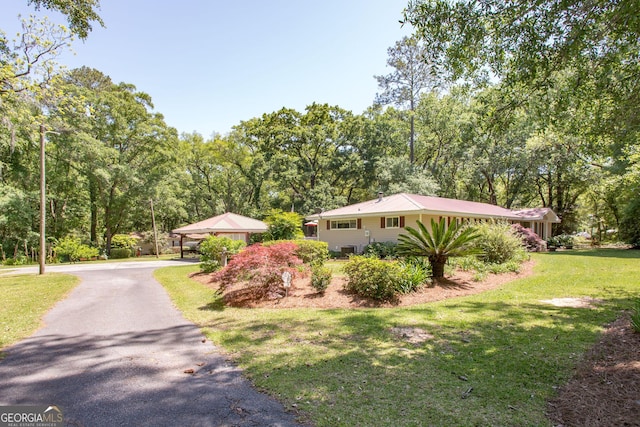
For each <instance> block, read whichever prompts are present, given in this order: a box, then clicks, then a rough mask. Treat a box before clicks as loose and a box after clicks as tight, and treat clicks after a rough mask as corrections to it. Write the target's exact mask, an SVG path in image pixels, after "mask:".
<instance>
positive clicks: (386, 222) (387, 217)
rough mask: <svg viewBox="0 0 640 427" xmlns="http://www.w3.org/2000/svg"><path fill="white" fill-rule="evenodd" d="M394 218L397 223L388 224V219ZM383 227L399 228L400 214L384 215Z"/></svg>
mask: <svg viewBox="0 0 640 427" xmlns="http://www.w3.org/2000/svg"><path fill="white" fill-rule="evenodd" d="M390 219H391V220H394V219H395V220H396V221H395V222H397V223H398V225H389V220H390ZM384 225H385V227H384V228H388V229H394V228H400V216H385V217H384Z"/></svg>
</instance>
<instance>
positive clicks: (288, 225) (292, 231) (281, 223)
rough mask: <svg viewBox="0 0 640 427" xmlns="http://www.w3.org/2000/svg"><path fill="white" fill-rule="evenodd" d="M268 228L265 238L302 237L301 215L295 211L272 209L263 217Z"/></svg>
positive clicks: (286, 238)
mask: <svg viewBox="0 0 640 427" xmlns="http://www.w3.org/2000/svg"><path fill="white" fill-rule="evenodd" d="M264 222H266V223H267V225H268V226H269V228H268V229H267V232H266V233H265V234H264V238H265V240H292V239H297V238H300V237H303V233H302V216H300V214H297V213H295V212H282V211H279V210H272V211H271V212H270V213H269V216H267V217H266V218H265V219H264Z"/></svg>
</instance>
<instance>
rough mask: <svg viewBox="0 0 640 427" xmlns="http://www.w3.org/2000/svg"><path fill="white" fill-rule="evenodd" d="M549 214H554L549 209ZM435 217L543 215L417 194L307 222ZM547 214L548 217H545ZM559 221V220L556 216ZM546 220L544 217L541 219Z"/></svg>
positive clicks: (357, 206)
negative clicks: (418, 216) (416, 216)
mask: <svg viewBox="0 0 640 427" xmlns="http://www.w3.org/2000/svg"><path fill="white" fill-rule="evenodd" d="M541 209H546V210H547V212H546V213H548V212H553V211H551V209H549V208H541ZM529 211H535V218H534V217H529V215H528V214H527V213H528V212H529ZM412 213H413V214H419V213H423V214H436V215H443V216H444V215H447V216H464V217H471V218H474V217H477V218H501V219H511V220H535V219H538V216H539V215H540V213H541V212H538V210H535V209H532V210H523V211H512V210H510V209H506V208H503V207H500V206H496V205H490V204H488V203H479V202H470V201H467V200H457V199H447V198H444V197H434V196H421V195H418V194H407V193H399V194H393V195H390V196H384V197H381V198H378V199H373V200H368V201H366V202H362V203H356V204H354V205H349V206H344V207H342V208H338V209H333V210H330V211H327V212H323V213H321V214H315V215H310V216H308V217H307V219H310V220H314V219H321V218H323V219H330V218H353V217H367V216H381V215H386V214H396V215H397V214H412ZM546 213H545V215H546ZM553 216H554V217H555V218H556V219H557V216H555V214H553ZM542 217H544V215H542ZM558 221H559V220H558Z"/></svg>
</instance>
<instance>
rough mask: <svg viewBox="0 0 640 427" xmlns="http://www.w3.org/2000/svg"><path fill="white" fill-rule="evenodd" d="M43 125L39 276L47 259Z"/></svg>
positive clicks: (41, 128)
mask: <svg viewBox="0 0 640 427" xmlns="http://www.w3.org/2000/svg"><path fill="white" fill-rule="evenodd" d="M44 154H45V151H44V125H43V124H41V125H40V257H39V261H40V269H39V274H44V266H45V263H46V259H47V258H46V257H47V247H46V240H45V236H44V233H45V229H46V227H45V220H46V216H45V213H46V206H45V205H46V203H47V202H46V194H45V191H46V188H45V187H46V185H45V184H46V178H45V176H46V175H45V169H44V166H45V163H44Z"/></svg>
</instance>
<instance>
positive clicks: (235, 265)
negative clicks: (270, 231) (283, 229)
mask: <svg viewBox="0 0 640 427" xmlns="http://www.w3.org/2000/svg"><path fill="white" fill-rule="evenodd" d="M296 249H297V246H296V245H295V244H294V243H291V242H283V243H278V244H276V245H272V246H268V247H266V246H262V245H261V244H259V243H257V244H255V245H251V246H248V247H247V248H245V249H244V250H243V251H241V252H240V253H238V254H237V255H235V256H234V257H233V259H232V260H231V261H230V262H229V264H227V266H226V267H224V268H223V269H222V270H220V271H218V272H217V273H215V274H214V275H213V279H214V280H216V281H219V282H220V284H221V285H222V286H223V287H224V286H227V285H230V284H231V283H234V282H240V281H246V282H247V284H248V286H254V287H258V288H260V289H259V292H258V294H259V295H261V296H268V297H270V298H277V297H279V296H281V295H284V288H283V286H282V273H283V272H285V271H288V272H289V273H291V277H292V278H293V277H296V275H297V273H298V270H297V269H296V268H295V267H296V266H298V265H300V264H302V260H301V259H300V258H298V257H297V256H296V255H295V252H296Z"/></svg>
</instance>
